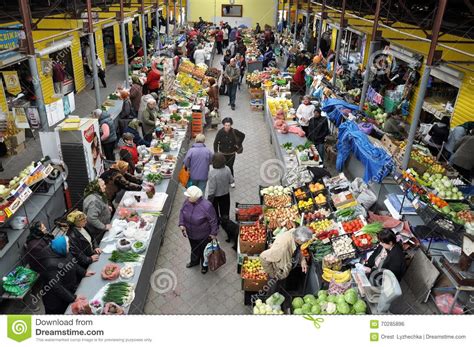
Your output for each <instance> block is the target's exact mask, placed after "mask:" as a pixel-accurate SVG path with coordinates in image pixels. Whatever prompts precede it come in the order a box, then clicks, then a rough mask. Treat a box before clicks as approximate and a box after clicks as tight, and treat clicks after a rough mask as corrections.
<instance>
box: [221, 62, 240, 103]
mask: <svg viewBox="0 0 474 347" xmlns="http://www.w3.org/2000/svg"><path fill="white" fill-rule="evenodd" d="M224 78H225V80H226V84H227V92H228V95H229V105H230V107H231V108H232V110H235V96H236V93H237V87H238V85H239V79H240V69H239V68H238V67H237V62H236V61H235V59H231V60H230V63H229V65H228V66H227V67H226V68H225V71H224Z"/></svg>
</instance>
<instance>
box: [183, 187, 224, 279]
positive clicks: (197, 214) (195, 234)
mask: <svg viewBox="0 0 474 347" xmlns="http://www.w3.org/2000/svg"><path fill="white" fill-rule="evenodd" d="M184 195H185V196H186V198H187V199H186V201H185V202H184V204H183V206H182V207H181V210H180V211H179V227H180V229H181V232H182V233H183V236H184V237H186V238H188V239H189V244H190V245H191V259H190V262H189V263H187V264H186V267H187V268H191V267H193V266H197V265H201V273H203V274H205V273H207V271H208V268H207V266H206V267H204V266H203V261H204V249H205V248H206V245H207V244H208V243H209V241H210V240H211V239H216V238H217V233H218V232H219V226H218V223H217V216H216V212H215V210H214V207H213V206H212V204H211V203H210V202H209V201H208V200H206V199H204V198H203V197H202V195H203V193H202V190H201V189H199V188H198V187H196V186H191V187H189V188H188V189H187V190H186V192H185V193H184Z"/></svg>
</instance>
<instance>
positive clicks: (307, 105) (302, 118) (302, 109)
mask: <svg viewBox="0 0 474 347" xmlns="http://www.w3.org/2000/svg"><path fill="white" fill-rule="evenodd" d="M314 110H315V107H314V105H313V104H312V103H311V99H310V97H309V96H308V95H306V96H305V97H303V102H302V103H301V104H300V105H299V106H298V109H297V110H296V118H297V119H298V123H299V125H300V126H301V128H302V129H303V131H304V133H305V134H306V137H308V126H309V120H310V119H311V118H313V116H314Z"/></svg>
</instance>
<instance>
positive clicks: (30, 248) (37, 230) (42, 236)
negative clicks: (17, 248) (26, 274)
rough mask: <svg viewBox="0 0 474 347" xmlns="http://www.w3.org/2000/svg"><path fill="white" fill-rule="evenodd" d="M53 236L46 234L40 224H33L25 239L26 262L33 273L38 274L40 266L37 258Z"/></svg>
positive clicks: (42, 225)
mask: <svg viewBox="0 0 474 347" xmlns="http://www.w3.org/2000/svg"><path fill="white" fill-rule="evenodd" d="M53 239H54V236H53V235H52V234H50V233H49V232H48V229H47V228H46V226H45V225H44V224H43V223H41V222H33V224H32V225H31V227H30V233H29V235H28V236H27V238H26V251H25V258H26V262H27V263H28V265H29V266H30V268H31V269H32V270H33V271H36V272H38V273H39V272H40V271H41V264H40V263H39V262H38V258H39V256H40V254H41V252H42V251H43V249H44V248H46V247H48V246H49V245H50V244H51V241H52V240H53Z"/></svg>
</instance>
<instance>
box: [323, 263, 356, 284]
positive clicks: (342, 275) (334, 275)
mask: <svg viewBox="0 0 474 347" xmlns="http://www.w3.org/2000/svg"><path fill="white" fill-rule="evenodd" d="M322 277H323V280H325V281H326V282H331V280H332V279H334V281H336V283H346V282H349V281H350V280H351V270H346V271H342V272H341V271H335V270H331V269H329V268H327V267H325V268H323V276H322Z"/></svg>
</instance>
